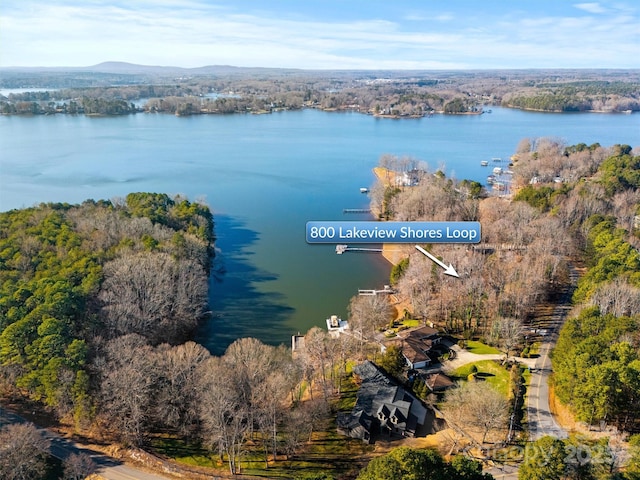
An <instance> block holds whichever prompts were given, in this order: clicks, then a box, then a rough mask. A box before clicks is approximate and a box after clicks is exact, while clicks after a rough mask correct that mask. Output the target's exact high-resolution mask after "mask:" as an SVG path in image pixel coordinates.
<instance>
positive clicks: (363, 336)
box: [349, 295, 394, 350]
mask: <svg viewBox="0 0 640 480" xmlns="http://www.w3.org/2000/svg"><path fill="white" fill-rule="evenodd" d="M393 310H394V309H393V307H392V306H391V305H390V304H389V299H388V298H387V296H386V295H359V296H355V297H352V298H351V301H350V303H349V328H350V329H351V331H352V332H353V334H354V335H355V336H356V338H357V339H358V340H359V341H360V349H361V350H362V347H363V345H364V343H366V342H367V341H372V340H373V339H374V338H375V334H376V329H377V328H379V327H384V326H385V325H388V324H389V321H390V320H391V317H392V315H393Z"/></svg>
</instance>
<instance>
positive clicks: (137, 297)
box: [100, 253, 207, 343]
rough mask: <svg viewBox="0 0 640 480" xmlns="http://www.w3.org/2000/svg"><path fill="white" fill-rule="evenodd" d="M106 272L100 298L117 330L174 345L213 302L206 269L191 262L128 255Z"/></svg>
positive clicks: (111, 326)
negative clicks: (208, 291)
mask: <svg viewBox="0 0 640 480" xmlns="http://www.w3.org/2000/svg"><path fill="white" fill-rule="evenodd" d="M104 276H105V280H104V283H103V285H102V291H101V292H100V299H101V300H102V302H103V303H104V307H103V312H104V318H105V323H106V324H107V327H108V328H109V330H110V331H111V332H112V333H113V334H118V335H126V334H128V333H138V334H140V335H143V336H145V337H147V338H149V339H150V340H151V342H152V343H160V342H169V343H173V342H176V341H178V340H180V339H181V338H182V337H183V336H184V334H185V333H188V332H190V331H191V330H192V329H193V328H195V326H196V325H197V321H198V318H200V317H201V316H202V314H203V312H204V309H205V306H206V305H207V276H206V272H205V271H204V269H203V268H202V267H201V266H200V265H198V264H197V263H195V262H193V261H191V260H175V259H174V258H172V257H171V256H169V255H167V254H163V253H156V254H148V253H141V254H135V255H126V256H124V257H121V258H117V259H116V260H113V261H111V262H109V263H107V264H106V265H105V267H104Z"/></svg>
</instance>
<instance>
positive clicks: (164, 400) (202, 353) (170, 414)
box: [155, 342, 211, 436]
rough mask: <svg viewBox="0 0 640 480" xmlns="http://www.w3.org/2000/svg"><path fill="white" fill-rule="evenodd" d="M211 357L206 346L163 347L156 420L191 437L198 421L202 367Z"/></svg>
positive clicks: (158, 353) (160, 349)
mask: <svg viewBox="0 0 640 480" xmlns="http://www.w3.org/2000/svg"><path fill="white" fill-rule="evenodd" d="M210 356H211V355H210V354H209V351H208V350H207V349H206V348H204V347H203V346H202V345H199V344H197V343H194V342H187V343H185V344H182V345H178V346H177V347H170V346H169V345H166V344H163V345H160V346H159V347H158V349H157V351H156V355H155V357H156V364H157V371H158V374H159V377H158V381H159V385H158V392H157V394H156V395H155V405H156V412H157V413H156V416H157V418H158V419H159V420H161V421H162V422H163V423H164V424H165V425H167V426H170V427H173V428H175V429H176V430H177V431H179V432H180V433H181V434H183V435H187V436H188V435H190V434H191V433H192V432H193V430H194V428H195V427H196V426H197V421H198V379H197V376H198V367H199V366H200V365H201V364H202V363H203V362H204V361H206V360H207V359H208V358H209V357H210Z"/></svg>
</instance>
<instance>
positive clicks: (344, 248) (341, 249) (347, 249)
mask: <svg viewBox="0 0 640 480" xmlns="http://www.w3.org/2000/svg"><path fill="white" fill-rule="evenodd" d="M344 252H375V253H380V252H382V249H381V248H360V247H350V246H349V245H342V244H339V245H336V253H337V254H338V255H342V254H343V253H344Z"/></svg>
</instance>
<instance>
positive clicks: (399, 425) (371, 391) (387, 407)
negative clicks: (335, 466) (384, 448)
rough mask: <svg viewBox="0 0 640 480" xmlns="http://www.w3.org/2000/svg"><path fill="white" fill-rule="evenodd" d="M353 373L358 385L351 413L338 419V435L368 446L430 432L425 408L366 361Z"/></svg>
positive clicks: (344, 414) (415, 398)
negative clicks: (383, 438) (373, 443)
mask: <svg viewBox="0 0 640 480" xmlns="http://www.w3.org/2000/svg"><path fill="white" fill-rule="evenodd" d="M353 372H354V373H355V374H356V375H357V376H358V377H360V379H361V380H362V384H361V385H360V389H359V390H358V394H357V398H356V405H355V407H354V408H353V410H352V411H351V412H350V413H342V414H339V415H338V432H339V433H341V434H343V435H348V436H350V437H353V438H360V439H362V440H363V441H365V442H367V443H372V442H373V441H375V438H376V437H385V438H389V437H392V438H394V437H395V438H402V437H414V436H416V435H417V434H418V432H423V433H427V432H426V431H425V427H426V430H430V428H431V427H430V426H429V425H427V417H428V413H429V412H428V410H427V407H426V406H424V405H423V404H422V402H421V401H420V400H419V399H418V398H417V397H415V396H414V395H413V394H412V393H411V392H410V391H408V390H406V389H405V388H404V387H402V386H401V385H399V384H398V383H397V382H396V381H395V380H394V379H392V378H390V377H389V376H387V375H386V374H385V373H384V372H383V371H382V370H380V369H379V368H378V367H377V366H376V365H375V364H373V363H372V362H369V361H366V362H364V363H362V364H360V365H358V366H356V367H355V368H354V369H353Z"/></svg>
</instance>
